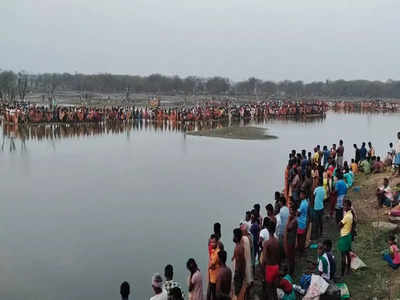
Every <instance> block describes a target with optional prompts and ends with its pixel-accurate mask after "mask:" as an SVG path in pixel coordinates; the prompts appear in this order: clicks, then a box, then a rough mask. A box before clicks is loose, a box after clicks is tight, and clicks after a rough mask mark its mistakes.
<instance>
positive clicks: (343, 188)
mask: <svg viewBox="0 0 400 300" xmlns="http://www.w3.org/2000/svg"><path fill="white" fill-rule="evenodd" d="M337 178H338V181H337V182H336V184H335V190H336V194H337V200H336V207H335V208H336V223H337V224H339V222H340V221H341V220H342V219H343V199H344V197H345V196H346V194H347V185H346V182H344V180H343V174H342V172H338V174H337Z"/></svg>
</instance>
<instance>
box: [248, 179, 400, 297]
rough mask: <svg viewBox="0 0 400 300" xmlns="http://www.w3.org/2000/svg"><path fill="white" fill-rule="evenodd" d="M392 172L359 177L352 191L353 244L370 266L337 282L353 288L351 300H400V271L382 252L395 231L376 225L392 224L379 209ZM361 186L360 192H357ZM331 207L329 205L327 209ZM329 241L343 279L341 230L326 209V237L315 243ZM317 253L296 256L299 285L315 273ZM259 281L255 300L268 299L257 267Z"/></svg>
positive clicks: (256, 284)
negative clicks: (379, 191)
mask: <svg viewBox="0 0 400 300" xmlns="http://www.w3.org/2000/svg"><path fill="white" fill-rule="evenodd" d="M390 176H391V174H390V173H384V174H374V175H369V176H365V175H364V174H360V175H357V176H356V180H355V183H354V185H353V188H351V189H350V190H349V192H348V198H349V199H350V200H351V201H352V203H353V208H354V209H355V211H356V214H357V216H358V223H357V233H358V234H357V237H356V238H355V241H354V242H353V245H352V249H353V251H354V252H355V253H356V254H357V255H358V256H359V257H360V258H361V260H362V261H363V262H364V263H365V264H366V265H367V267H366V268H363V269H359V270H357V271H352V273H351V274H350V275H345V277H344V278H342V279H339V280H337V282H345V283H346V284H347V286H348V288H349V291H350V295H351V299H353V300H364V299H377V300H383V299H400V269H399V270H392V269H391V268H390V267H389V266H387V263H386V262H385V261H383V259H382V251H383V250H386V249H388V243H387V237H388V236H389V234H390V233H391V232H393V233H397V229H395V231H390V230H388V229H383V228H377V227H374V226H373V224H374V222H378V221H379V222H389V221H388V215H387V213H388V210H387V209H384V208H382V209H377V208H376V207H377V202H376V196H375V193H376V188H377V187H378V186H380V185H382V183H383V178H385V177H390ZM398 183H400V178H392V179H391V181H390V185H391V187H394V186H395V185H396V184H398ZM356 186H359V187H360V189H359V191H357V189H354V187H356ZM326 207H327V206H326ZM326 238H329V239H331V240H332V242H333V252H334V255H335V257H336V264H337V272H336V274H337V276H340V273H341V265H340V253H339V251H338V250H337V242H338V238H339V228H338V226H337V225H336V223H335V219H334V217H333V218H329V216H328V209H327V208H325V216H324V233H323V235H322V237H321V238H320V239H319V240H317V241H312V243H317V242H318V241H323V240H324V239H326ZM316 260H317V250H316V249H307V250H306V253H305V255H304V256H303V257H298V256H297V257H296V271H295V278H294V279H295V281H296V282H297V283H298V282H299V280H300V277H301V275H302V274H304V273H305V272H306V271H313V270H315V267H313V266H311V264H310V262H316ZM256 278H257V280H256V282H255V285H254V287H255V288H254V289H253V291H252V293H251V296H252V297H251V299H257V298H259V299H264V298H263V297H264V296H263V292H262V280H263V279H262V270H261V269H260V268H257V272H256Z"/></svg>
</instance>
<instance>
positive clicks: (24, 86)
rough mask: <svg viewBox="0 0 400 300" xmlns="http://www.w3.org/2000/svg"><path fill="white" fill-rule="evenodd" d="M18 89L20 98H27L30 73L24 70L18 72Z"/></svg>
mask: <svg viewBox="0 0 400 300" xmlns="http://www.w3.org/2000/svg"><path fill="white" fill-rule="evenodd" d="M17 89H18V95H19V99H21V100H25V96H26V93H27V90H28V75H27V74H26V73H25V72H23V71H22V72H19V73H18V80H17Z"/></svg>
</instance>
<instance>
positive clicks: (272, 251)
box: [262, 220, 281, 300]
mask: <svg viewBox="0 0 400 300" xmlns="http://www.w3.org/2000/svg"><path fill="white" fill-rule="evenodd" d="M266 225H267V226H266V227H267V230H268V232H269V239H268V240H266V241H265V242H264V243H263V261H262V264H263V266H264V270H265V283H266V292H267V295H268V299H273V300H277V299H278V296H277V293H276V288H277V287H278V284H279V264H280V262H281V256H280V247H279V241H278V239H277V238H276V237H275V234H274V233H275V226H276V224H275V223H274V222H272V221H271V220H268V221H267V222H266Z"/></svg>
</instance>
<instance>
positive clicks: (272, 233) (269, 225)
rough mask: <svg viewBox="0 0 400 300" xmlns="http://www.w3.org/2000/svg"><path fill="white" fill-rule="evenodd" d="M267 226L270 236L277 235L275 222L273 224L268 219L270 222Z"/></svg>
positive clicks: (269, 220)
mask: <svg viewBox="0 0 400 300" xmlns="http://www.w3.org/2000/svg"><path fill="white" fill-rule="evenodd" d="M266 225H267V226H266V228H267V230H268V232H269V235H270V236H273V235H274V233H275V227H276V224H275V222H273V221H272V220H271V219H269V218H268V221H267V224H266Z"/></svg>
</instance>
